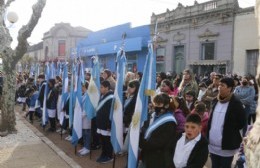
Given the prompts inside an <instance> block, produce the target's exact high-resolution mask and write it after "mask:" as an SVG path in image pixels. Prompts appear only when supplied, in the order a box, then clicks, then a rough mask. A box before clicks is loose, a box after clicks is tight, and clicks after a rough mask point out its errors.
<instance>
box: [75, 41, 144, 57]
mask: <svg viewBox="0 0 260 168" xmlns="http://www.w3.org/2000/svg"><path fill="white" fill-rule="evenodd" d="M121 46H122V40H121V41H113V42H108V43H105V42H104V43H103V44H98V45H92V46H86V47H81V48H78V52H79V53H78V54H79V56H93V55H95V54H98V55H99V56H100V55H104V54H115V53H116V52H117V51H118V49H119V48H120V47H121ZM124 46H125V51H126V52H130V51H141V50H142V37H136V38H129V39H125V40H124ZM73 51H74V52H73ZM73 51H72V52H71V56H73V55H76V54H75V49H74V50H73ZM78 54H77V55H78Z"/></svg>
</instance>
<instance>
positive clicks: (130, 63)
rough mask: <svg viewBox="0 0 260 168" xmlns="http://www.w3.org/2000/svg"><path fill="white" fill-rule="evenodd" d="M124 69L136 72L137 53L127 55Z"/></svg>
mask: <svg viewBox="0 0 260 168" xmlns="http://www.w3.org/2000/svg"><path fill="white" fill-rule="evenodd" d="M126 59H127V64H126V69H127V71H130V72H137V54H133V55H127V56H126Z"/></svg>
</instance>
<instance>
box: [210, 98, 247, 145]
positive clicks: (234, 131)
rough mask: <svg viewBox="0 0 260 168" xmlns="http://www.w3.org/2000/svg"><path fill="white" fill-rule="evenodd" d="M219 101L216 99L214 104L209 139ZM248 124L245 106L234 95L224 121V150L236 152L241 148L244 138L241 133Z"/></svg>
mask: <svg viewBox="0 0 260 168" xmlns="http://www.w3.org/2000/svg"><path fill="white" fill-rule="evenodd" d="M217 102H218V100H217V99H214V100H213V103H212V105H213V106H212V111H211V113H210V116H209V121H208V131H207V137H208V138H209V131H210V128H211V122H212V116H213V113H214V109H215V107H216V104H217ZM245 124H246V113H245V110H244V108H243V105H242V103H241V101H240V100H239V99H237V98H236V97H235V96H234V95H232V97H231V99H230V101H229V104H228V108H227V112H226V115H225V119H224V126H223V133H222V150H234V149H238V148H239V147H240V144H241V142H242V137H241V134H240V132H239V130H240V129H242V128H243V127H244V125H245Z"/></svg>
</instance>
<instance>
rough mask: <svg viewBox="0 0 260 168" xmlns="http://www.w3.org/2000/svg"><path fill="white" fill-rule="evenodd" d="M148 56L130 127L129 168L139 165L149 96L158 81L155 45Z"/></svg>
mask: <svg viewBox="0 0 260 168" xmlns="http://www.w3.org/2000/svg"><path fill="white" fill-rule="evenodd" d="M148 49H149V51H148V55H147V57H146V62H145V66H144V71H143V78H142V81H141V84H140V87H139V91H138V95H137V100H136V105H135V111H134V114H133V117H132V122H131V125H130V137H129V138H130V139H129V149H128V168H136V167H137V164H138V146H139V136H140V127H141V125H142V124H143V122H144V121H145V120H146V119H147V115H148V96H147V94H148V93H149V92H150V93H153V91H154V90H155V83H156V82H155V80H156V64H155V63H156V60H155V58H156V57H155V54H154V52H153V43H152V42H149V44H148Z"/></svg>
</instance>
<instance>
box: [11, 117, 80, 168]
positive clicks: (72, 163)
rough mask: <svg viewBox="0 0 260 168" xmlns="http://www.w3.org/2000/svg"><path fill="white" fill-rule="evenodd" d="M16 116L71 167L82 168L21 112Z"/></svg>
mask: <svg viewBox="0 0 260 168" xmlns="http://www.w3.org/2000/svg"><path fill="white" fill-rule="evenodd" d="M16 114H17V115H16V117H17V118H18V119H19V120H21V121H22V122H23V123H24V124H25V125H26V126H27V127H28V128H30V129H31V130H32V131H33V133H34V134H35V135H36V136H38V137H39V138H40V139H41V141H42V142H43V143H45V144H46V145H48V146H49V147H50V148H51V149H52V150H53V151H54V152H55V153H56V154H57V155H58V156H59V157H60V158H61V159H63V160H64V161H65V162H66V163H67V164H68V165H69V166H70V167H73V168H81V166H80V165H79V164H78V163H76V162H75V161H74V160H73V159H72V158H70V157H69V156H68V155H66V154H65V153H64V152H63V151H62V150H61V149H60V148H59V147H57V146H56V145H55V144H54V143H53V142H52V141H51V140H49V139H48V138H47V137H46V136H44V134H42V133H41V132H40V131H39V130H38V129H37V128H35V127H34V126H33V125H31V124H30V123H29V122H28V121H27V120H25V119H24V118H23V117H22V116H21V114H19V112H16Z"/></svg>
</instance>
